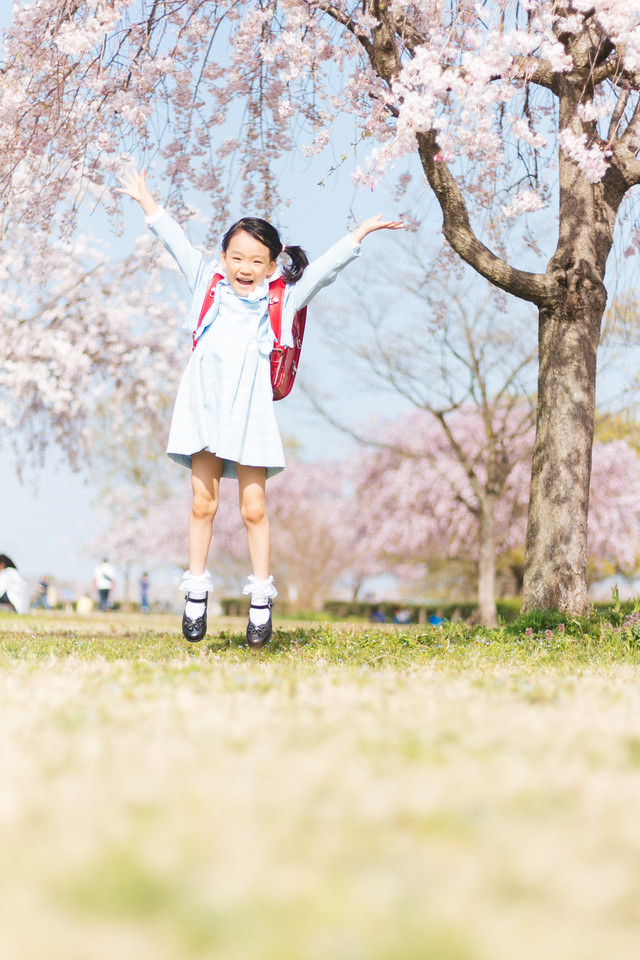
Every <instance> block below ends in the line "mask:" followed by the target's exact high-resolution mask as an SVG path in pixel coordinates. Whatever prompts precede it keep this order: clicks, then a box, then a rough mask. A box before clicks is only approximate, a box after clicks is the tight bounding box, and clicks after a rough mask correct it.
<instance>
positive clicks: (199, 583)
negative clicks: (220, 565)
mask: <svg viewBox="0 0 640 960" xmlns="http://www.w3.org/2000/svg"><path fill="white" fill-rule="evenodd" d="M180 589H181V590H183V591H184V592H185V593H186V594H187V602H186V604H185V608H184V611H185V613H186V615H187V616H188V617H189V619H190V620H196V619H197V618H198V617H201V616H202V614H203V613H204V611H205V609H206V608H205V605H204V604H203V603H192V602H191V601H192V600H204V599H205V597H206V596H207V594H208V593H209V591H210V590H213V578H212V576H211V574H210V573H209V571H208V570H205V571H204V573H200V574H198V575H197V576H194V575H193V574H192V573H191V572H190V571H189V570H185V572H184V574H183V575H182V580H181V581H180Z"/></svg>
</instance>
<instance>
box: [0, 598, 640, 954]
mask: <svg viewBox="0 0 640 960" xmlns="http://www.w3.org/2000/svg"><path fill="white" fill-rule="evenodd" d="M622 622H623V618H622V615H621V614H620V613H619V612H618V614H616V613H615V612H614V614H613V615H612V616H611V617H610V619H609V621H604V620H603V621H598V622H597V623H595V622H594V623H587V622H578V621H572V622H569V623H564V624H561V622H560V620H559V618H556V619H553V618H551V620H550V619H549V618H546V619H545V617H542V616H541V617H539V618H538V620H536V618H535V617H531V618H529V620H528V621H526V622H524V621H522V622H516V624H515V625H508V626H504V627H501V628H499V629H498V630H494V631H489V630H485V629H480V628H473V627H467V626H462V625H453V626H450V627H447V628H446V629H426V630H425V629H424V628H421V629H420V628H409V629H407V628H394V627H386V628H375V629H373V628H370V627H366V626H362V625H348V624H345V625H339V624H335V623H333V624H330V625H323V624H317V623H316V624H309V625H305V624H303V623H292V624H291V625H289V626H287V625H286V624H285V625H284V626H281V627H280V628H278V629H277V630H276V634H275V637H274V642H273V643H272V644H271V645H270V646H269V647H267V648H265V650H263V651H261V652H259V653H254V652H252V651H250V650H248V649H247V647H246V645H245V644H244V641H243V627H244V624H243V623H241V622H240V621H232V620H225V621H218V622H216V621H213V622H212V623H211V628H210V637H209V638H208V640H206V641H205V642H203V643H201V644H197V645H190V644H187V643H185V642H184V641H183V640H182V637H181V635H180V633H179V629H180V624H179V620H178V619H177V618H164V617H155V616H150V617H146V618H145V617H142V616H139V615H138V616H133V615H132V616H126V615H120V614H114V615H105V616H93V617H90V618H86V619H81V618H79V617H76V618H74V617H65V616H63V615H59V614H49V615H42V616H39V617H36V616H28V617H18V616H9V615H1V616H0V697H1V700H0V703H1V714H0V715H1V717H2V748H1V750H0V942H1V943H2V947H3V950H2V953H3V956H6V957H7V958H10V960H62V958H64V960H103V958H104V960H107V958H109V960H134V958H135V960H147V958H149V960H151V958H153V960H182V958H221V960H361V958H363V960H364V958H366V960H414V958H415V960H485V958H486V960H503V958H504V960H507V958H509V960H512V958H518V960H542V958H544V960H574V958H575V960H601V958H603V957H609V956H615V957H616V958H617V960H626V958H631V957H633V958H634V960H635V957H636V956H637V953H638V942H639V940H638V938H639V934H640V816H639V814H638V810H640V645H639V641H638V636H637V633H638V628H637V627H636V626H635V625H634V624H633V623H630V624H628V625H627V626H626V627H623V626H622Z"/></svg>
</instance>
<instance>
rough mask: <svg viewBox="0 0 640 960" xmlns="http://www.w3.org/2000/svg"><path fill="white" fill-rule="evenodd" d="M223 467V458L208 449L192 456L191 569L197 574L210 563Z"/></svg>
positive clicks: (202, 571)
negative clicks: (210, 549)
mask: <svg viewBox="0 0 640 960" xmlns="http://www.w3.org/2000/svg"><path fill="white" fill-rule="evenodd" d="M222 468H223V462H222V460H220V459H219V457H216V456H215V455H214V454H213V453H208V452H207V451H206V450H201V451H200V452H199V453H194V455H193V457H192V458H191V489H192V492H193V505H192V508H191V517H190V519H189V570H190V572H191V573H192V574H193V575H194V576H198V575H199V574H201V573H204V570H205V568H206V566H207V556H208V555H209V547H210V546H211V536H212V532H213V519H214V517H215V515H216V511H217V509H218V503H219V501H220V477H221V476H222Z"/></svg>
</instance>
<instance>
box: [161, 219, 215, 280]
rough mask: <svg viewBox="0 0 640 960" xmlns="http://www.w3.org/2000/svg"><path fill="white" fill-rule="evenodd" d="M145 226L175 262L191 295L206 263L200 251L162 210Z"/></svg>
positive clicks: (178, 225)
mask: <svg viewBox="0 0 640 960" xmlns="http://www.w3.org/2000/svg"><path fill="white" fill-rule="evenodd" d="M147 226H148V227H149V229H150V230H151V232H152V233H154V234H155V235H156V236H157V237H158V239H159V240H160V241H161V243H162V245H163V246H164V247H165V249H166V250H167V251H168V252H169V253H170V254H171V256H172V257H173V259H174V260H175V261H176V263H177V264H178V266H179V267H180V270H181V271H182V273H183V274H184V278H185V280H186V281H187V284H188V286H189V289H190V290H191V292H192V293H193V292H194V291H195V289H196V287H197V285H198V283H199V282H200V278H201V274H202V270H203V267H204V266H205V264H206V263H207V262H208V261H207V259H206V257H205V256H204V254H203V253H202V251H200V250H198V249H197V248H196V247H194V245H193V244H192V243H191V241H190V240H189V238H188V237H187V235H186V233H185V232H184V230H183V229H182V227H181V226H180V224H179V223H177V222H176V221H175V220H174V219H173V217H171V216H170V215H169V214H168V213H167V212H166V210H164V209H162V210H161V211H160V212H159V213H157V214H156V215H155V216H152V217H149V218H147Z"/></svg>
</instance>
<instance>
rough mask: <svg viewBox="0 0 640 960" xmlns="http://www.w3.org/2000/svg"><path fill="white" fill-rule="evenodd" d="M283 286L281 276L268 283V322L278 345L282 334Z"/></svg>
mask: <svg viewBox="0 0 640 960" xmlns="http://www.w3.org/2000/svg"><path fill="white" fill-rule="evenodd" d="M285 286H286V284H285V282H284V279H283V278H282V277H278V278H277V279H276V280H272V281H271V283H270V284H269V322H270V324H271V329H272V330H273V333H274V336H275V338H276V344H278V345H279V344H280V336H281V334H282V307H283V305H284V288H285Z"/></svg>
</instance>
